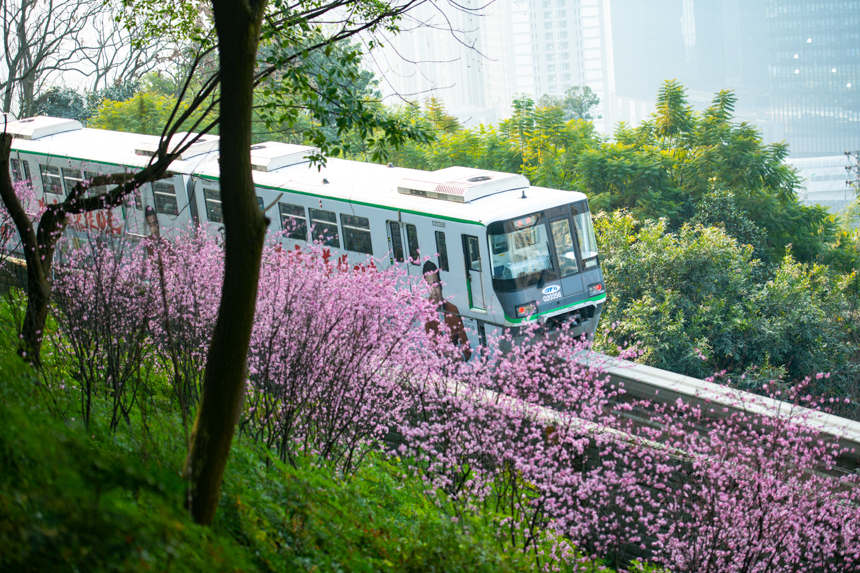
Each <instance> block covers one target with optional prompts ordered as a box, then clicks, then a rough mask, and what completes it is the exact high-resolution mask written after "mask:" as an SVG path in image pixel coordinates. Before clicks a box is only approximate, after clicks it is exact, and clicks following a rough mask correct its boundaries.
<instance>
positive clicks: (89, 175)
mask: <svg viewBox="0 0 860 573" xmlns="http://www.w3.org/2000/svg"><path fill="white" fill-rule="evenodd" d="M99 175H101V174H100V173H96V172H94V171H84V179H86V180H87V181H92V180H93V179H95V178H96V177H98V176H99ZM107 192H108V186H107V185H95V186H90V187H89V188H88V189H87V193H86V195H87V197H97V196H98V195H101V194H102V193H107Z"/></svg>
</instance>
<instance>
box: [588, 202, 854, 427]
mask: <svg viewBox="0 0 860 573" xmlns="http://www.w3.org/2000/svg"><path fill="white" fill-rule="evenodd" d="M596 230H597V237H598V241H599V243H600V251H601V253H602V255H603V256H602V259H601V266H602V268H603V272H604V278H605V281H606V287H607V288H606V290H607V295H608V300H607V304H606V307H605V311H604V312H605V314H604V316H603V317H602V318H601V327H600V330H599V331H598V333H597V336H596V339H597V344H598V346H599V347H600V348H603V349H605V350H607V351H610V352H614V351H615V350H616V349H617V346H618V345H620V346H625V345H632V344H635V345H636V346H637V347H638V348H639V350H640V351H641V352H642V356H641V360H642V361H644V362H645V363H647V364H651V365H654V366H657V367H660V368H665V369H667V370H672V371H675V372H681V373H684V374H688V375H690V376H695V377H698V378H704V377H707V376H710V375H711V374H712V373H713V372H717V371H726V372H727V375H729V376H732V377H733V378H734V379H735V381H737V382H739V383H742V384H744V385H754V384H756V383H757V382H760V381H761V380H763V379H764V380H767V379H768V378H772V377H775V378H783V379H785V380H786V381H795V380H800V379H802V378H803V377H804V376H807V375H809V374H811V373H814V372H818V371H829V372H832V374H833V376H831V377H830V378H829V379H828V382H827V385H824V383H823V382H821V383H815V384H813V388H812V389H813V390H815V391H816V392H817V393H819V394H822V395H827V396H833V395H835V396H840V397H845V396H850V397H852V398H853V399H855V400H856V399H857V398H860V385H858V384H857V373H858V368H860V363H858V356H857V353H856V348H857V341H858V337H857V334H858V329H857V327H856V326H855V320H856V316H857V306H858V305H857V301H858V298H857V296H856V293H852V290H851V289H852V288H856V273H855V274H854V275H843V276H836V275H834V274H833V273H832V272H831V271H830V270H829V269H828V268H827V267H825V266H823V265H814V264H813V265H804V264H801V263H799V262H798V261H797V260H795V258H794V257H793V256H792V255H791V253H788V254H786V255H785V257H783V259H782V260H781V261H780V263H779V264H778V266H777V267H776V268H775V270H774V272H773V273H772V274H770V273H764V272H762V268H761V267H762V263H761V262H760V261H758V260H757V259H755V257H754V252H755V251H754V248H753V247H752V246H750V245H744V244H741V243H739V242H738V241H737V240H736V239H735V238H734V237H732V236H731V235H729V234H728V233H727V232H726V231H725V230H724V229H723V228H720V227H705V226H702V225H701V224H697V225H690V224H685V225H683V226H682V227H681V228H680V229H678V230H677V231H676V232H670V231H669V228H668V226H667V223H666V222H665V220H661V221H657V222H654V221H645V222H640V221H637V220H636V219H635V218H634V217H633V216H632V215H630V214H629V213H625V212H621V211H619V212H615V213H613V214H604V215H601V216H599V217H597V219H596ZM742 377H743V378H744V380H743V381H741V378H742ZM845 412H847V413H851V414H852V415H856V412H854V411H853V410H851V409H848V410H845Z"/></svg>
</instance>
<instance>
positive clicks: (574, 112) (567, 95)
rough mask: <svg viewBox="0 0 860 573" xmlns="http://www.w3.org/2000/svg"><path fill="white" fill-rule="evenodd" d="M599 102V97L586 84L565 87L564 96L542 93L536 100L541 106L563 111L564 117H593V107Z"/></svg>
mask: <svg viewBox="0 0 860 573" xmlns="http://www.w3.org/2000/svg"><path fill="white" fill-rule="evenodd" d="M599 103H600V98H599V97H597V94H596V93H594V90H592V89H591V88H590V87H588V86H573V87H570V88H567V90H566V91H565V92H564V96H551V95H543V96H541V98H540V99H539V100H538V105H539V106H541V107H555V108H559V109H561V110H562V111H563V112H564V119H565V120H569V119H589V120H590V119H595V117H594V108H595V107H597V105H598V104H599Z"/></svg>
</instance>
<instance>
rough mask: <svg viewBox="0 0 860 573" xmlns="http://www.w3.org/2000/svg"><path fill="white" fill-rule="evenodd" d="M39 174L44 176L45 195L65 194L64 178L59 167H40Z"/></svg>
mask: <svg viewBox="0 0 860 573" xmlns="http://www.w3.org/2000/svg"><path fill="white" fill-rule="evenodd" d="M39 173H40V175H41V176H42V189H43V190H44V191H45V193H53V194H55V195H62V194H63V176H62V175H61V174H60V168H59V167H48V166H47V165H39Z"/></svg>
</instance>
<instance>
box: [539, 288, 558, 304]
mask: <svg viewBox="0 0 860 573" xmlns="http://www.w3.org/2000/svg"><path fill="white" fill-rule="evenodd" d="M559 298H561V287H560V286H559V285H549V286H546V287H544V289H543V301H544V302H549V301H551V300H556V299H559Z"/></svg>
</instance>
